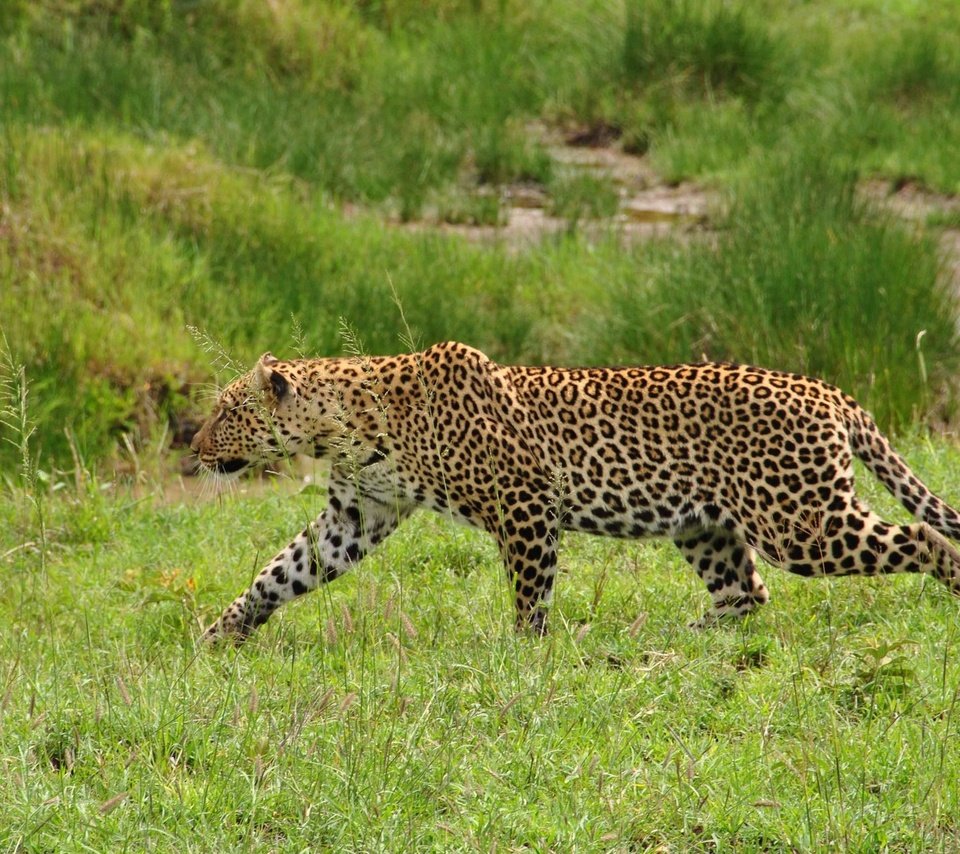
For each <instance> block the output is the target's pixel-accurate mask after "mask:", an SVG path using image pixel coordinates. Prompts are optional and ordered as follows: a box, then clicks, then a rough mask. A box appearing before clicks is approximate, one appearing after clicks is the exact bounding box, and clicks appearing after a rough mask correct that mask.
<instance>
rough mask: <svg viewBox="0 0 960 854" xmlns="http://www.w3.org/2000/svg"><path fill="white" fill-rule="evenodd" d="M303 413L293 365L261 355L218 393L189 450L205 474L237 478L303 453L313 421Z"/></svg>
mask: <svg viewBox="0 0 960 854" xmlns="http://www.w3.org/2000/svg"><path fill="white" fill-rule="evenodd" d="M309 409H310V407H309V406H307V405H306V404H305V402H304V395H303V394H302V393H301V390H300V388H299V385H298V377H297V374H296V370H295V367H294V365H293V364H292V363H290V362H281V361H280V360H279V359H277V358H275V357H274V356H272V355H271V354H270V353H264V354H263V355H262V356H261V357H260V360H259V361H258V362H257V364H256V366H255V367H254V369H253V370H252V371H250V372H249V373H247V374H244V375H243V376H241V377H239V378H237V379H236V380H234V381H233V382H232V383H230V385H228V386H227V387H226V388H225V389H224V390H223V391H222V392H221V394H220V396H219V399H218V400H217V404H216V406H215V407H214V410H213V413H212V414H211V415H210V417H209V418H208V419H207V420H206V421H205V422H204V424H203V426H202V427H201V428H200V429H199V430H198V431H197V434H196V435H195V436H194V437H193V441H192V442H191V443H190V447H191V448H192V449H193V451H194V453H196V455H197V457H198V458H199V460H200V464H201V465H202V466H203V468H205V469H207V470H208V471H212V472H215V473H217V474H220V475H233V474H239V473H240V472H242V471H243V470H244V469H247V468H249V467H250V466H254V465H257V464H261V463H269V462H273V461H276V460H278V459H281V458H283V457H285V456H288V455H291V454H295V453H298V452H300V451H303V450H306V449H307V446H308V445H309V444H310V442H311V437H312V433H313V430H312V425H311V422H312V421H313V420H314V419H312V418H311V413H310V411H309Z"/></svg>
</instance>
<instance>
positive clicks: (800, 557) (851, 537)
mask: <svg viewBox="0 0 960 854" xmlns="http://www.w3.org/2000/svg"><path fill="white" fill-rule="evenodd" d="M784 553H785V560H784V564H783V565H784V569H787V570H788V571H790V572H793V573H795V574H797V575H804V576H827V575H834V576H841V575H878V574H888V573H894V572H926V573H929V574H930V575H932V576H933V577H934V578H936V579H937V580H938V581H940V582H941V583H942V584H944V585H945V586H946V587H947V588H948V589H949V590H950V592H951V593H953V594H954V595H956V596H960V552H958V551H957V549H956V548H955V547H954V546H953V544H952V543H950V541H949V540H947V539H946V538H945V537H944V536H943V535H942V534H940V533H938V532H937V531H935V530H934V529H933V528H932V527H931V526H930V525H928V524H927V523H925V522H917V523H914V524H911V525H894V524H891V523H890V522H885V521H884V520H883V519H881V518H880V517H879V516H877V515H876V514H875V513H872V512H871V511H869V510H867V509H866V508H865V507H863V506H862V505H860V504H859V503H858V502H856V501H855V500H854V501H852V502H851V504H850V506H849V507H848V508H847V509H846V510H843V511H840V512H838V513H836V514H833V515H831V516H829V517H827V518H826V519H825V520H824V521H823V523H822V524H821V525H820V526H818V527H816V528H814V529H812V530H811V529H809V528H801V529H798V530H796V531H794V532H793V534H792V536H791V541H790V542H789V543H787V544H786V547H785V549H784Z"/></svg>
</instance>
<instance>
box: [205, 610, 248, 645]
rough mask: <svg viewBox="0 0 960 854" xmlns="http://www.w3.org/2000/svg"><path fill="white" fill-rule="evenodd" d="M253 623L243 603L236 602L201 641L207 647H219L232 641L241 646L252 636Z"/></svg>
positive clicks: (206, 632)
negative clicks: (218, 645)
mask: <svg viewBox="0 0 960 854" xmlns="http://www.w3.org/2000/svg"><path fill="white" fill-rule="evenodd" d="M252 625H253V621H251V620H248V619H247V615H246V609H245V607H244V605H243V603H241V602H234V603H233V604H232V605H231V606H230V607H229V608H227V610H226V611H224V612H223V613H222V614H221V615H220V617H219V619H218V620H217V621H216V622H214V623H213V625H211V626H210V627H209V628H208V629H207V630H206V631H205V632H204V633H203V635H202V636H201V638H200V641H201V643H203V644H207V645H217V644H220V643H222V642H224V641H232V642H233V643H234V644H236V645H237V646H239V645H240V644H241V643H243V642H244V641H245V640H246V639H247V637H248V636H249V635H250V632H251V630H252Z"/></svg>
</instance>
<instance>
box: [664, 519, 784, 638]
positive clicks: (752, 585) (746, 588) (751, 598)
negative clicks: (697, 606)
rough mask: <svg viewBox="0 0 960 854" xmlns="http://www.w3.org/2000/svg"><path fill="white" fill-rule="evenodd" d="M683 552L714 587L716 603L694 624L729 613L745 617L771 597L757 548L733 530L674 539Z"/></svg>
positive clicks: (699, 625) (711, 588)
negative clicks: (761, 574) (741, 540)
mask: <svg viewBox="0 0 960 854" xmlns="http://www.w3.org/2000/svg"><path fill="white" fill-rule="evenodd" d="M674 542H675V543H676V545H677V547H678V548H679V549H680V551H681V553H682V554H683V556H684V557H685V558H686V559H687V561H688V562H689V563H690V565H691V566H692V567H693V568H694V569H695V570H696V572H697V574H698V575H699V576H700V578H702V579H703V581H704V583H705V584H706V585H707V590H709V591H710V598H711V599H712V600H713V604H712V605H711V607H710V610H708V611H707V613H706V614H704V615H703V616H702V617H701V618H700V619H699V620H697V621H696V622H694V623H692V624H691V625H692V626H693V627H694V628H705V627H707V626H710V625H713V624H714V623H716V622H717V621H718V620H720V619H722V618H725V617H742V616H743V615H744V614H748V613H750V612H751V611H752V610H754V608H756V607H757V606H758V605H763V604H766V602H767V601H768V600H769V598H770V594H769V593H768V592H767V588H766V585H765V584H764V583H763V579H762V578H761V577H760V574H759V573H758V572H757V569H756V564H755V560H756V552H755V551H754V550H753V549H752V548H750V547H749V546H747V545H744V544H743V543H741V542H740V541H738V540H737V539H736V538H735V537H734V536H733V535H732V534H730V532H729V531H725V530H723V529H720V528H716V529H707V530H702V531H697V532H696V533H690V534H687V535H684V536H680V537H677V539H675V540H674Z"/></svg>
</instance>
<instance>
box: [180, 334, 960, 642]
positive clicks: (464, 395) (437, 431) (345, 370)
mask: <svg viewBox="0 0 960 854" xmlns="http://www.w3.org/2000/svg"><path fill="white" fill-rule="evenodd" d="M192 449H193V451H194V452H195V453H196V456H197V458H198V460H199V463H200V466H201V467H202V468H203V469H204V470H206V471H207V472H211V473H213V475H214V477H215V478H218V479H219V478H223V479H230V478H234V477H237V476H239V475H240V474H241V473H242V472H245V471H247V470H249V469H252V468H255V467H257V466H265V465H267V466H268V465H271V464H275V463H276V462H277V461H278V460H281V459H282V458H284V457H289V456H290V455H294V454H305V455H308V456H310V457H314V458H318V459H324V460H326V461H327V466H328V470H329V475H328V481H327V489H326V493H327V501H326V506H325V508H324V509H323V511H322V512H321V513H320V514H319V516H317V518H316V519H314V520H313V521H311V522H310V523H309V524H308V525H307V526H306V527H305V528H304V529H303V530H302V531H301V532H300V533H298V534H297V535H296V536H295V537H294V538H293V539H292V541H291V542H290V543H289V544H288V545H287V546H286V547H284V548H283V549H281V550H280V551H279V552H278V553H277V554H276V555H275V556H274V557H273V558H271V559H270V560H269V561H268V562H267V563H266V565H265V566H264V567H263V569H262V570H261V571H259V574H258V575H257V576H256V577H255V578H254V580H253V582H252V584H251V585H250V586H249V587H248V589H246V590H245V591H244V592H243V593H242V594H241V595H240V596H239V597H237V598H236V600H234V601H233V602H232V603H231V604H230V605H229V606H228V607H227V608H226V609H225V610H224V611H223V613H222V614H221V616H220V617H219V618H218V619H217V620H216V621H215V622H214V623H213V624H212V625H211V626H210V627H209V628H208V629H207V630H206V631H205V632H204V633H203V635H202V639H203V640H204V641H207V642H216V641H219V640H221V639H225V638H232V639H233V640H234V641H237V642H240V641H242V640H244V639H245V638H247V637H248V636H249V635H250V634H251V633H252V632H253V631H254V630H255V629H256V628H257V627H259V626H261V625H262V624H263V623H265V622H266V621H267V620H268V618H269V617H270V616H271V614H273V612H275V611H276V610H277V609H278V608H279V607H280V606H281V605H283V604H285V603H287V602H289V601H291V600H293V599H296V598H298V597H300V596H302V595H303V594H305V593H308V592H309V591H311V590H314V589H316V588H317V587H318V586H319V585H321V584H326V583H328V582H331V581H333V580H334V579H336V578H339V577H340V576H342V575H343V574H344V573H346V572H347V571H349V570H350V569H351V568H352V567H355V566H356V565H357V564H358V563H359V562H360V561H361V560H362V559H363V558H364V556H365V555H367V554H369V553H370V552H371V551H372V550H373V549H374V548H376V547H377V546H378V545H379V544H380V543H382V542H383V541H384V539H386V538H387V537H388V536H389V535H390V534H391V533H392V532H393V531H394V530H396V528H397V527H398V526H399V525H400V523H402V522H403V521H404V520H405V519H407V518H408V517H409V516H410V515H411V514H413V513H414V512H415V511H417V510H420V509H427V510H432V511H435V512H438V513H440V514H443V515H446V516H448V517H452V518H453V519H454V520H457V521H459V522H462V523H465V524H467V525H469V526H473V527H476V528H480V529H482V530H484V531H486V532H488V533H489V534H490V535H492V537H493V538H494V539H495V541H496V544H497V546H498V549H499V553H500V556H501V557H502V560H503V564H504V567H505V570H506V575H507V579H508V582H509V585H510V596H511V598H512V599H513V601H514V603H515V606H516V614H515V617H516V625H517V627H518V629H521V630H523V629H525V628H526V629H528V630H532V631H533V632H535V633H537V634H543V633H544V632H545V631H546V628H547V614H548V611H549V608H550V604H551V599H552V594H553V592H554V582H555V580H556V578H557V548H558V544H559V541H560V535H561V533H562V532H564V531H577V532H585V533H588V534H598V535H604V536H609V537H618V538H629V539H639V538H645V537H665V538H669V539H671V540H672V541H673V542H674V543H675V544H676V546H677V548H678V549H679V550H680V553H681V554H682V555H683V557H684V558H685V559H686V561H687V562H688V563H689V564H690V566H691V567H692V568H693V570H694V571H695V572H696V574H697V575H699V577H700V578H701V579H702V581H703V583H704V584H705V585H706V588H707V591H708V593H709V597H710V606H709V608H708V609H707V610H706V612H705V613H704V614H703V616H702V617H701V618H700V619H699V620H696V621H694V622H693V623H692V625H694V626H697V627H701V628H702V627H707V626H710V625H712V624H714V623H716V622H718V621H719V620H721V619H725V618H737V617H743V616H745V615H747V614H749V613H750V612H752V611H754V610H755V609H756V608H757V607H758V606H760V605H764V604H766V603H767V602H768V600H769V593H768V590H767V587H766V585H765V584H764V582H763V580H762V579H761V577H760V575H759V573H758V571H757V560H758V558H762V560H763V561H764V562H765V563H766V564H769V565H772V566H774V567H781V568H783V569H785V570H787V571H788V572H790V573H794V574H796V575H799V576H806V577H839V576H849V575H864V576H873V575H878V574H887V573H901V572H909V573H928V574H930V575H932V576H933V577H934V578H936V579H937V580H938V581H940V582H942V583H943V584H944V585H945V586H946V587H947V588H948V590H949V591H950V592H951V593H953V594H955V595H960V553H958V551H957V550H956V548H955V547H954V545H953V544H952V542H951V540H958V539H960V514H958V512H957V511H956V510H955V509H954V508H952V507H951V506H950V505H949V504H947V503H946V502H945V501H944V500H943V499H941V498H939V497H938V496H937V495H935V494H934V493H933V492H932V491H931V490H930V489H929V488H928V487H927V486H925V485H924V484H923V483H922V482H921V481H920V479H919V478H918V477H917V476H916V475H915V474H914V473H913V472H912V471H911V470H910V468H909V467H908V465H907V463H906V462H905V460H904V459H903V457H901V456H900V454H899V453H897V451H895V450H894V448H893V447H892V445H891V443H890V441H889V440H888V439H887V438H886V437H885V435H884V434H883V433H882V432H881V430H880V429H879V428H878V426H877V424H876V423H875V421H874V420H873V418H872V417H871V416H870V415H869V414H868V413H867V411H866V410H865V409H864V408H863V407H861V406H860V405H859V404H858V403H857V402H856V400H854V398H852V397H851V396H849V395H847V394H845V393H844V392H842V391H841V390H840V389H838V388H837V387H835V386H833V385H830V384H828V383H827V382H825V381H823V380H820V379H816V378H812V377H808V376H802V375H799V374H794V373H788V372H784V371H779V370H770V369H765V368H761V367H754V366H750V365H742V364H733V363H723V362H702V363H689V364H677V365H654V366H636V367H619V368H613V367H588V368H561V367H537V366H529V367H520V366H510V365H504V364H499V363H498V362H495V361H493V360H492V359H490V358H488V357H487V356H486V355H484V354H483V353H482V352H480V351H479V350H477V349H474V348H473V347H470V346H468V345H465V344H460V343H456V342H446V343H441V344H436V345H434V346H431V347H429V348H427V349H424V350H422V351H420V352H413V353H405V354H401V355H394V356H366V355H362V356H358V355H348V356H342V357H332V358H316V359H302V358H300V359H292V360H281V359H278V358H276V357H275V356H273V355H272V354H271V353H265V354H264V355H263V356H262V357H261V358H260V359H259V361H258V362H257V363H256V365H255V367H254V368H253V369H252V370H251V371H249V372H248V373H246V374H243V375H242V376H240V377H239V378H237V379H236V380H235V381H233V382H232V383H230V384H229V385H227V386H226V387H225V388H224V389H223V391H222V393H221V394H220V395H219V398H218V400H217V402H216V404H215V406H214V410H213V412H212V413H211V415H210V416H209V418H208V419H207V420H206V421H205V422H204V424H203V425H202V426H201V428H200V429H199V431H198V432H197V433H196V435H195V437H194V438H193V441H192ZM854 458H857V459H859V460H860V461H861V462H862V463H863V464H864V465H865V467H866V468H867V469H868V470H869V471H870V472H872V473H873V475H874V476H875V477H876V478H877V479H878V480H879V481H880V482H881V483H882V484H883V485H884V486H885V487H886V489H887V490H889V491H890V492H891V493H892V494H893V495H894V496H895V497H896V498H897V499H898V501H899V502H900V503H901V504H902V505H903V506H904V508H906V510H907V511H908V512H909V513H910V514H912V515H913V516H914V517H915V519H916V521H915V522H913V523H911V524H894V523H891V522H887V521H885V520H884V519H882V518H881V517H880V516H878V515H876V514H875V513H874V512H872V511H871V510H870V509H869V508H868V507H867V505H866V504H865V503H864V502H863V501H861V500H860V499H859V498H858V497H857V495H856V493H855V491H854V467H853V463H854Z"/></svg>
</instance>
